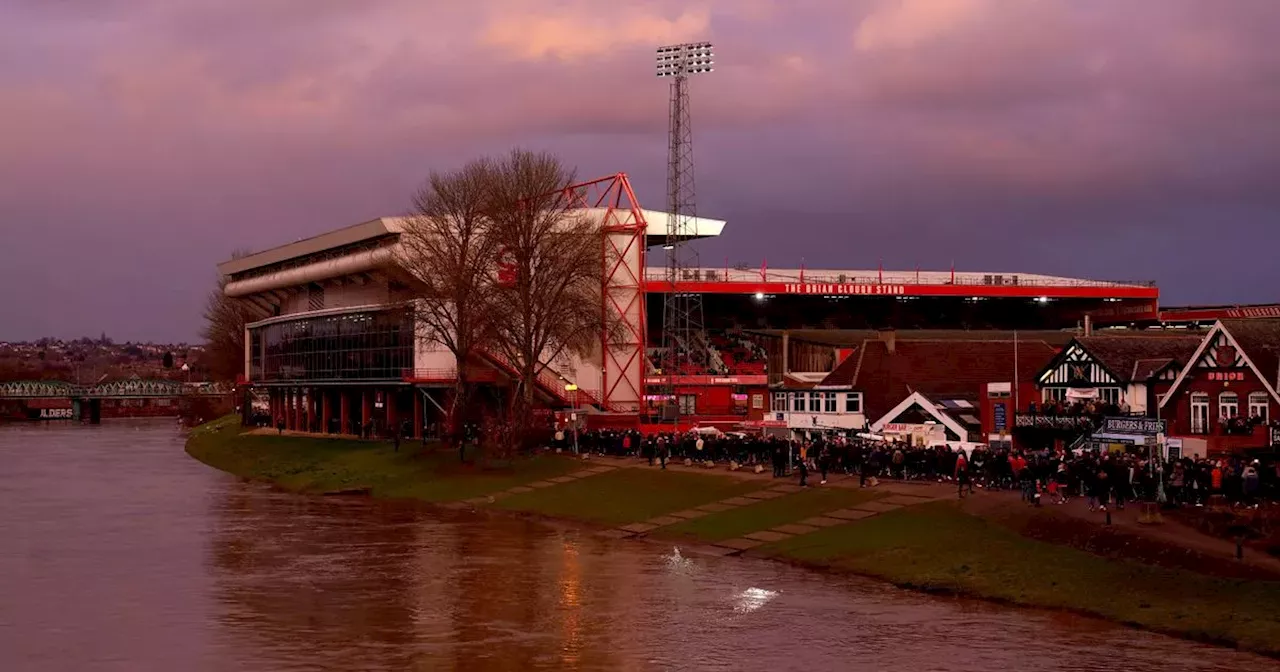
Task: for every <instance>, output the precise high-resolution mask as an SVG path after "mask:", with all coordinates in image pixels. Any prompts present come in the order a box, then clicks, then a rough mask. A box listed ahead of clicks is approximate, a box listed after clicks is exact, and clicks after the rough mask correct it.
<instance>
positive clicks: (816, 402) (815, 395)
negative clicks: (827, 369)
mask: <svg viewBox="0 0 1280 672" xmlns="http://www.w3.org/2000/svg"><path fill="white" fill-rule="evenodd" d="M809 412H810V413H821V412H822V393H821V392H810V393H809Z"/></svg>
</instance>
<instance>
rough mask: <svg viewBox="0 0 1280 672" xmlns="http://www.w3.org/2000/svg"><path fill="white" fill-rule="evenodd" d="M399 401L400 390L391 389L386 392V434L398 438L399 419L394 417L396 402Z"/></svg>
mask: <svg viewBox="0 0 1280 672" xmlns="http://www.w3.org/2000/svg"><path fill="white" fill-rule="evenodd" d="M398 401H400V390H399V389H397V388H394V387H393V388H391V389H390V390H388V391H387V434H389V435H391V436H398V435H399V434H400V424H399V418H398V417H396V402H398Z"/></svg>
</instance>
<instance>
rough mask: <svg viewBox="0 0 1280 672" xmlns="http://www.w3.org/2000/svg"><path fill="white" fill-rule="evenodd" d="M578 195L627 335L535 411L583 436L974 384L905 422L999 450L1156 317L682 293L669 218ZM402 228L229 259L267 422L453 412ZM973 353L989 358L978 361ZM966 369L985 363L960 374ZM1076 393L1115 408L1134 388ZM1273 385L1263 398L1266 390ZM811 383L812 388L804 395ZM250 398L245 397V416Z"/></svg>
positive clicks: (1018, 297)
mask: <svg viewBox="0 0 1280 672" xmlns="http://www.w3.org/2000/svg"><path fill="white" fill-rule="evenodd" d="M578 187H579V189H578V193H580V194H581V195H582V196H581V200H580V205H581V210H582V212H583V213H584V214H585V215H587V216H590V217H594V218H598V220H599V221H600V222H601V224H602V226H603V228H604V230H605V231H606V243H605V245H604V249H602V252H601V259H602V263H603V264H604V266H605V268H606V270H607V271H608V272H607V273H606V274H605V276H604V284H603V286H602V288H601V300H602V309H603V310H605V311H611V312H612V313H613V314H614V315H615V316H616V317H617V318H618V319H619V320H621V321H622V322H623V323H625V324H626V326H627V330H626V331H627V333H628V334H629V336H627V337H625V338H623V339H622V342H621V343H619V342H616V341H615V342H606V337H605V336H604V335H603V334H602V336H601V347H599V348H596V349H595V352H594V353H585V354H582V355H574V356H562V357H557V358H554V360H553V361H547V362H544V364H545V369H544V370H543V371H542V372H541V373H540V374H539V380H538V388H539V389H538V400H539V402H540V404H541V405H542V406H543V407H544V408H546V409H551V410H557V411H571V410H576V411H579V412H580V413H582V414H583V416H584V417H585V419H586V424H587V426H594V427H635V428H641V429H644V430H646V431H662V430H670V429H672V427H671V426H670V425H669V424H668V425H664V424H663V421H662V414H661V413H660V410H661V408H662V407H663V406H666V405H668V404H670V402H672V401H678V406H679V409H680V412H679V416H680V421H681V427H689V426H698V425H713V426H716V427H720V428H723V429H729V428H735V429H751V428H757V429H758V428H771V427H772V428H778V427H781V428H786V429H789V430H796V429H800V428H801V423H803V428H804V429H806V430H817V429H832V428H839V429H842V430H843V429H847V430H857V429H881V430H883V429H884V427H885V426H894V427H897V426H899V425H913V424H914V425H918V424H921V422H923V423H925V424H927V423H929V422H930V420H928V419H925V420H922V421H921V422H914V423H911V422H905V421H893V420H895V418H888V419H887V420H886V418H885V417H884V415H885V414H886V413H889V412H890V411H893V410H894V409H895V408H896V407H897V406H899V405H901V403H902V402H904V401H905V400H906V399H908V398H909V397H911V396H912V394H913V393H918V392H920V391H922V390H926V389H930V388H936V389H939V390H941V389H942V388H947V387H948V386H947V385H942V383H945V382H948V381H965V382H964V383H963V385H962V386H963V387H964V388H965V389H956V386H955V385H952V386H950V388H949V389H947V390H946V391H945V392H938V393H935V396H937V394H944V395H945V396H946V397H947V398H946V399H933V400H928V399H925V401H926V403H925V404H923V405H922V404H920V403H919V401H920V399H917V400H916V401H915V402H913V403H911V404H908V406H907V407H904V408H903V409H900V410H899V415H902V414H903V413H904V412H905V413H906V414H907V415H911V414H916V415H917V416H918V415H919V413H920V412H921V411H929V409H930V408H932V409H933V411H936V413H934V415H935V416H936V417H937V418H939V419H941V418H943V417H944V416H946V414H945V413H943V412H942V411H941V409H943V408H945V407H946V406H947V405H948V404H950V405H951V406H952V407H953V410H954V409H956V408H959V409H963V408H970V409H973V410H972V411H971V412H964V413H959V414H953V415H955V416H956V417H957V418H962V419H963V422H961V421H959V420H955V418H952V417H949V416H948V417H947V420H946V421H942V422H941V424H943V425H945V426H946V427H947V428H948V431H947V432H946V433H947V436H948V437H949V438H950V439H952V440H956V441H961V442H963V441H973V440H980V441H983V442H986V441H993V442H997V441H998V442H1007V441H1011V440H1012V439H1013V435H1014V434H1015V432H1014V430H1015V429H1016V427H1015V426H1016V425H1019V423H1021V424H1023V425H1026V426H1028V427H1029V428H1030V427H1033V426H1034V425H1035V423H1034V422H1026V421H1023V420H1018V421H1017V422H1015V416H1016V415H1019V414H1022V415H1026V414H1027V412H1028V411H1029V410H1030V408H1029V407H1030V406H1032V405H1034V403H1035V402H1037V401H1040V400H1042V399H1047V398H1048V396H1049V395H1051V394H1052V395H1058V394H1059V392H1055V391H1052V390H1047V391H1046V390H1041V389H1039V388H1040V387H1043V385H1038V378H1037V376H1039V375H1040V374H1041V369H1043V368H1044V367H1045V366H1047V365H1048V364H1049V363H1050V360H1052V359H1053V358H1054V357H1056V356H1059V355H1060V354H1061V353H1062V352H1063V350H1064V349H1065V348H1067V347H1068V345H1069V344H1070V343H1071V342H1072V339H1073V338H1075V337H1077V336H1083V337H1086V338H1087V337H1089V336H1090V335H1091V330H1092V328H1093V327H1094V326H1095V325H1096V326H1101V325H1126V326H1128V327H1143V326H1150V325H1154V324H1158V322H1159V318H1160V311H1159V290H1158V288H1157V287H1156V286H1155V285H1154V284H1153V283H1149V282H1123V281H1105V280H1092V279H1082V278H1070V277H1060V276H1050V275H1044V274H1039V273H1029V272H1025V271H1023V270H1021V269H1019V270H1018V271H1012V272H1011V271H1000V272H996V271H990V272H988V271H982V272H973V271H964V270H955V269H948V270H945V271H924V270H910V271H901V270H889V269H879V268H877V269H871V270H867V269H807V268H790V269H787V268H770V267H767V266H766V265H764V264H761V265H760V266H759V267H747V266H743V265H737V266H728V267H722V268H707V267H703V268H696V269H690V268H685V269H681V271H680V273H679V276H678V278H677V279H676V281H675V283H674V285H673V283H672V282H671V278H670V276H669V275H668V270H667V269H666V268H653V267H646V265H645V262H646V259H647V258H648V256H649V255H650V254H651V250H653V249H654V248H658V247H661V246H663V245H664V244H665V243H666V242H667V241H666V239H665V238H666V231H667V218H668V215H667V214H666V213H662V212H658V211H652V210H645V209H643V208H641V207H639V205H638V204H637V203H636V202H635V199H634V196H633V194H632V192H631V188H630V185H629V184H628V183H627V180H626V176H625V175H623V174H618V175H614V176H610V177H608V178H603V179H601V180H596V181H594V182H589V183H584V185H578ZM405 221H406V220H404V219H401V218H397V217H383V218H379V219H375V220H371V221H368V222H362V223H359V224H355V225H352V226H347V227H345V228H340V229H335V230H332V231H328V232H325V233H321V234H319V235H316V236H314V237H311V238H307V239H303V240H298V241H295V242H293V243H289V244H286V245H281V246H279V247H274V248H271V249H268V250H263V251H261V252H257V253H255V254H251V255H248V256H245V257H242V258H238V259H234V260H229V261H226V262H224V263H222V264H220V265H219V267H218V268H219V272H220V273H221V274H222V276H223V277H224V279H225V281H226V282H225V290H224V291H225V293H226V295H227V296H228V297H231V298H233V299H236V300H238V301H240V302H243V304H244V305H245V306H246V307H248V308H249V309H250V310H251V311H252V312H253V315H254V317H253V319H252V321H251V322H250V323H249V324H248V325H247V328H246V339H245V343H246V351H245V374H244V376H243V380H242V381H241V383H242V385H243V386H244V387H245V389H248V390H251V391H252V392H253V394H254V396H255V397H256V398H258V399H262V400H263V401H262V402H261V403H262V404H263V405H265V408H264V409H261V412H265V413H268V414H269V416H270V417H271V418H272V419H273V420H274V421H276V422H279V423H282V424H283V425H284V426H285V428H287V429H290V430H299V431H313V432H324V433H335V434H355V435H360V434H369V433H371V432H372V433H377V434H385V433H389V432H392V431H395V430H396V429H397V428H400V427H402V426H405V427H409V428H411V431H412V433H413V435H414V436H422V435H423V432H425V431H429V428H431V427H433V426H438V423H440V422H441V421H442V420H443V415H444V409H445V408H446V406H447V399H448V395H449V394H450V391H451V389H452V387H453V385H454V383H455V381H456V378H457V366H456V363H455V362H454V359H453V357H452V354H451V353H450V352H448V351H447V350H444V349H442V348H439V347H434V346H432V345H431V344H429V343H424V342H423V341H422V339H419V338H416V336H415V333H416V332H415V325H414V323H413V321H414V316H413V314H412V312H411V310H410V309H409V308H408V307H407V306H408V304H409V302H410V301H411V300H412V299H413V296H412V293H411V292H410V291H409V288H407V287H406V286H404V285H402V284H400V283H398V282H397V280H396V279H395V278H394V277H393V275H394V274H392V273H388V272H387V268H388V266H387V265H388V262H389V260H391V259H392V257H393V256H394V254H395V250H396V246H397V245H398V240H399V236H400V234H401V232H402V231H403V230H404V226H405ZM696 227H697V237H700V238H710V237H716V236H721V235H732V227H731V226H730V225H729V224H728V223H727V222H725V221H722V220H715V219H710V218H703V219H698V220H697V221H696ZM671 292H679V293H691V294H698V295H700V296H701V297H702V305H703V313H704V320H705V325H706V333H707V337H706V339H705V342H702V343H697V344H692V345H690V346H689V347H692V348H696V349H698V350H703V349H705V351H706V355H705V356H703V357H698V358H696V359H697V361H699V362H700V364H698V365H694V364H692V363H689V364H686V365H682V366H681V367H680V370H678V371H666V372H663V371H660V370H659V369H658V368H657V366H658V364H657V363H658V362H659V361H661V358H660V356H659V355H660V353H659V352H658V347H657V346H658V345H660V344H661V343H662V340H661V324H660V321H661V317H660V316H661V315H662V303H663V300H664V298H665V296H666V295H667V294H669V293H671ZM1124 333H1127V334H1128V335H1127V336H1126V338H1129V339H1130V340H1129V341H1128V343H1129V344H1130V345H1129V348H1130V349H1131V350H1132V349H1137V350H1142V349H1143V348H1144V347H1146V346H1144V345H1142V344H1143V343H1151V344H1153V345H1151V347H1155V348H1157V349H1159V347H1158V345H1155V343H1156V341H1155V340H1154V339H1158V338H1160V337H1161V336H1168V334H1164V333H1161V334H1154V333H1151V334H1148V333H1147V332H1143V331H1139V330H1136V329H1129V330H1127V331H1126V332H1124ZM1200 333H1201V332H1199V331H1195V330H1194V329H1185V330H1183V331H1182V332H1181V334H1180V335H1182V336H1184V337H1194V338H1192V339H1191V340H1193V341H1194V340H1195V339H1196V338H1198V337H1199V336H1198V334H1200ZM1019 334H1021V335H1019ZM1144 334H1146V335H1144ZM1183 340H1184V342H1185V340H1186V339H1185V338H1184V339H1183ZM928 344H933V345H928ZM939 344H949V345H939ZM877 348H879V349H881V350H883V351H884V352H885V353H888V356H890V358H891V359H892V358H893V357H894V356H895V353H906V352H909V351H918V352H917V355H913V356H914V357H916V359H915V360H912V361H911V363H910V364H908V363H907V359H908V358H907V357H906V356H905V355H903V356H898V358H897V360H901V361H898V362H897V363H894V361H889V360H886V363H885V364H884V365H883V366H884V373H883V374H882V375H877V374H872V372H871V371H870V369H864V368H863V366H862V365H863V364H864V363H865V362H866V361H871V360H868V357H871V358H874V357H875V356H876V355H875V354H874V353H875V352H877V350H876V349H877ZM1184 349H1187V348H1184ZM979 350H981V351H983V352H984V353H985V354H983V355H982V356H980V357H979V356H977V355H974V354H972V353H974V352H977V351H979ZM869 353H871V354H869ZM930 353H932V354H930ZM854 355H856V357H855V356H854ZM1189 355H1190V352H1186V353H1182V354H1180V355H1179V357H1182V358H1183V359H1185V358H1186V357H1188V356H1189ZM1166 359H1168V361H1167V362H1165V363H1166V364H1168V366H1166V367H1165V368H1162V369H1161V370H1160V372H1161V375H1164V376H1174V375H1176V373H1177V371H1176V370H1174V369H1176V368H1177V366H1178V365H1181V364H1182V363H1183V362H1181V361H1176V362H1175V361H1174V360H1173V359H1169V358H1166ZM855 360H856V362H857V368H856V370H855V369H854V362H855ZM897 360H895V361H897ZM930 360H933V362H932V363H930ZM977 360H982V361H983V362H984V363H982V364H976V363H975V362H977ZM691 361H692V360H691ZM938 362H951V364H949V365H946V366H942V367H939V365H938ZM467 366H468V373H469V378H470V379H471V380H472V381H475V382H477V383H479V384H481V385H486V386H493V387H495V388H503V387H505V386H509V385H510V384H511V383H512V381H513V378H514V376H515V371H514V370H513V368H512V367H511V366H510V365H509V364H508V363H507V362H505V361H504V359H503V358H502V357H500V356H497V355H496V354H494V353H484V354H483V356H481V357H479V358H478V359H477V361H474V362H468V363H467ZM868 366H870V365H868ZM895 367H896V368H895ZM966 367H967V368H970V369H974V370H967V371H966V370H960V369H964V368H966ZM908 369H909V370H908ZM841 371H844V372H845V373H844V374H841V373H840V372H841ZM1171 371H1172V373H1171ZM850 374H853V375H850ZM895 376H896V377H895ZM831 377H834V378H831ZM854 380H857V381H858V383H857V385H858V387H859V388H867V389H870V388H872V387H875V386H876V385H881V384H884V385H888V387H889V388H890V389H886V390H885V391H883V392H878V393H875V394H871V393H865V392H864V391H862V390H861V389H859V390H854V389H853V387H852V386H851V385H850V383H851V382H852V381H854ZM890 380H891V381H892V382H891V383H885V382H884V381H890ZM1045 380H1047V378H1046V379H1045ZM1099 380H1101V379H1099ZM824 382H825V383H826V384H824ZM1084 382H1085V383H1087V384H1089V385H1093V388H1089V389H1095V388H1098V389H1095V391H1094V392H1093V393H1094V394H1099V395H1102V397H1104V398H1106V399H1108V400H1109V401H1117V402H1118V401H1120V398H1121V397H1123V396H1125V394H1126V393H1125V392H1117V393H1114V394H1113V393H1112V392H1110V391H1109V389H1110V388H1099V386H1098V381H1093V382H1090V381H1084ZM1111 382H1113V383H1115V384H1116V385H1117V386H1118V387H1117V388H1116V389H1120V387H1122V386H1120V383H1119V382H1116V381H1111ZM1130 382H1131V381H1130ZM1275 383H1276V381H1270V383H1269V384H1268V385H1267V386H1266V387H1265V390H1266V391H1268V392H1271V393H1272V396H1273V395H1274V390H1273V389H1272V388H1273V387H1274V386H1275ZM1109 384H1110V383H1109ZM1126 384H1128V383H1126ZM940 385H941V387H940ZM806 389H809V390H814V391H813V392H811V393H808V396H802V397H801V400H800V401H797V395H804V394H806V393H805V392H803V390H806ZM816 390H823V391H822V392H817V391H816ZM1072 394H1075V393H1074V392H1073V393H1072ZM1082 394H1083V393H1082ZM673 397H674V399H673ZM1000 398H1007V401H1004V402H999V403H1000V404H1003V407H1002V408H1000V409H998V410H997V409H996V408H995V407H994V406H993V405H992V404H991V403H988V402H987V401H984V399H985V400H989V399H1000ZM1064 398H1065V397H1064ZM873 399H876V400H878V401H873ZM864 402H865V405H864ZM935 402H936V403H935ZM876 405H879V406H880V407H878V408H877V407H874V406H876ZM250 406H251V405H250V404H245V405H244V408H245V413H246V415H248V414H249V413H250V412H251V411H250ZM837 408H838V409H839V411H837ZM1144 408H1145V406H1144ZM797 410H799V411H802V413H797V412H796V411H797ZM854 410H856V413H850V414H849V417H846V418H841V417H839V416H841V415H843V411H854ZM926 414H928V413H926ZM917 419H918V418H917ZM890 421H893V422H890ZM965 423H967V425H968V426H965Z"/></svg>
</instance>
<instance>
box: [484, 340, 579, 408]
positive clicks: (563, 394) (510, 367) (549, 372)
mask: <svg viewBox="0 0 1280 672" xmlns="http://www.w3.org/2000/svg"><path fill="white" fill-rule="evenodd" d="M484 356H485V357H487V358H489V359H491V360H493V361H494V362H496V363H497V364H499V365H500V366H502V367H503V368H504V369H506V370H507V371H508V373H510V374H512V375H514V376H519V375H520V370H519V368H518V367H517V366H515V364H513V363H512V362H511V360H509V359H508V358H507V357H506V356H505V355H502V354H500V353H497V352H492V351H486V352H485V353H484ZM537 379H538V384H539V385H541V386H542V387H543V389H545V390H547V391H548V392H550V393H551V394H552V395H553V396H555V397H556V398H557V399H559V400H561V401H563V402H564V403H566V404H574V403H575V402H576V405H577V406H596V407H599V408H604V404H602V403H601V402H600V397H599V392H598V391H597V390H587V389H583V388H581V387H579V388H578V389H577V391H576V393H577V398H576V399H575V398H574V392H572V391H569V390H566V389H564V387H565V385H568V384H570V383H572V382H573V381H571V380H569V379H568V378H564V377H563V376H561V375H560V374H558V373H556V372H555V371H554V370H553V369H552V368H551V367H549V366H542V367H541V369H540V370H539V371H538V375H537Z"/></svg>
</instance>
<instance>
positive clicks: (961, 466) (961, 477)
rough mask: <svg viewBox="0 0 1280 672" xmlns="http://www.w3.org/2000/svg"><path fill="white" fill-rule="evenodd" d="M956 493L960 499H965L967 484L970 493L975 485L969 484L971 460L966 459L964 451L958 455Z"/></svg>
mask: <svg viewBox="0 0 1280 672" xmlns="http://www.w3.org/2000/svg"><path fill="white" fill-rule="evenodd" d="M955 476H956V494H958V495H959V496H960V499H964V489H965V486H968V487H969V491H970V493H972V492H973V486H972V485H969V460H967V459H965V456H964V451H960V454H958V455H956V473H955Z"/></svg>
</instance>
